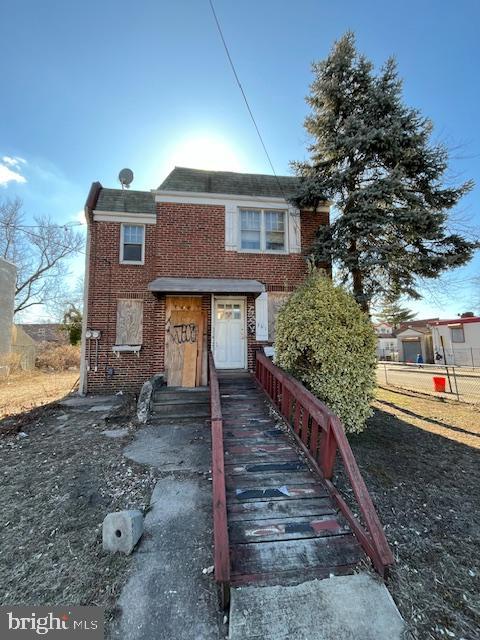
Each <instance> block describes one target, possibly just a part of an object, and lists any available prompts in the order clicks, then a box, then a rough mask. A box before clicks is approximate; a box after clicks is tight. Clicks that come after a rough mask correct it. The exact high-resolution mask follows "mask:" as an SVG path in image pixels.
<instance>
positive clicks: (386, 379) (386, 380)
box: [383, 362, 388, 384]
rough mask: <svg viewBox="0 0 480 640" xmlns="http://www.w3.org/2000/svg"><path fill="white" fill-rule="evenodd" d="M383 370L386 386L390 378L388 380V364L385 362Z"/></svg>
mask: <svg viewBox="0 0 480 640" xmlns="http://www.w3.org/2000/svg"><path fill="white" fill-rule="evenodd" d="M383 368H384V369H385V384H388V378H387V365H386V363H385V362H384V363H383Z"/></svg>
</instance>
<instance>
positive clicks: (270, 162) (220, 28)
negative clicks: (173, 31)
mask: <svg viewBox="0 0 480 640" xmlns="http://www.w3.org/2000/svg"><path fill="white" fill-rule="evenodd" d="M208 1H209V3H210V8H211V10H212V14H213V17H214V19H215V22H216V24H217V29H218V33H219V34H220V38H221V40H222V42H223V47H224V49H225V53H226V54H227V58H228V61H229V62H230V66H231V68H232V71H233V75H234V76H235V80H236V81H237V84H238V88H239V89H240V91H241V93H242V96H243V99H244V101H245V104H246V106H247V109H248V113H249V114H250V118H251V119H252V122H253V126H254V127H255V130H256V132H257V135H258V137H259V139H260V142H261V143H262V147H263V150H264V151H265V155H266V156H267V159H268V162H269V164H270V167H271V169H272V172H273V175H274V176H275V180H276V181H277V185H278V188H279V189H280V193H281V194H282V195H283V197H284V198H285V199H286V197H285V192H284V190H283V188H282V185H281V183H280V180H279V179H278V176H277V174H276V172H275V168H274V166H273V162H272V160H271V158H270V154H269V153H268V150H267V147H266V145H265V142H264V141H263V137H262V134H261V133H260V129H259V127H258V125H257V122H256V120H255V116H254V115H253V111H252V109H251V108H250V105H249V103H248V100H247V96H246V94H245V91H244V89H243V87H242V83H241V82H240V78H239V77H238V73H237V70H236V69H235V65H234V64H233V60H232V56H231V55H230V51H229V49H228V46H227V43H226V41H225V38H224V36H223V32H222V27H221V26H220V22H219V20H218V17H217V14H216V12H215V7H214V6H213V0H208Z"/></svg>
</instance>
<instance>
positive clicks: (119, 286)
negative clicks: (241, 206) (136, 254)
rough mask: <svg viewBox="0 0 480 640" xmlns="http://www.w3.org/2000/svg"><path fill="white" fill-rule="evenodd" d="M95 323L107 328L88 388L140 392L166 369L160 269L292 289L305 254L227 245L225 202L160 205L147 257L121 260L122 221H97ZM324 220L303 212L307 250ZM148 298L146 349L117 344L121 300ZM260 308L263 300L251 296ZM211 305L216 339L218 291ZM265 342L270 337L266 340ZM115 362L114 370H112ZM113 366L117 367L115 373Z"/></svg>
mask: <svg viewBox="0 0 480 640" xmlns="http://www.w3.org/2000/svg"><path fill="white" fill-rule="evenodd" d="M90 224H91V247H90V256H91V259H90V267H89V292H88V312H87V326H88V328H90V329H97V330H100V331H101V339H100V341H99V356H98V370H97V372H94V371H93V367H94V365H95V354H94V346H95V344H94V342H93V341H91V348H92V353H91V355H90V364H91V367H92V369H91V370H90V372H89V373H88V376H87V384H88V391H91V392H94V393H109V392H112V391H117V390H120V389H123V390H130V391H138V390H139V389H140V387H141V385H142V383H143V382H144V381H145V380H147V379H148V378H150V377H151V376H152V375H153V374H154V373H159V372H161V371H163V367H164V342H165V331H164V329H165V297H164V296H158V295H155V294H152V293H150V292H149V291H148V289H147V287H148V283H149V282H151V281H152V280H154V279H155V278H157V277H159V276H176V277H218V278H221V277H229V278H252V279H255V280H260V281H261V282H263V283H264V284H265V285H266V287H267V290H270V291H275V290H282V291H283V290H291V289H293V288H295V286H297V285H298V284H299V283H300V282H301V281H302V280H303V278H304V277H305V273H306V263H305V258H304V256H303V255H300V254H290V255H273V254H254V253H237V252H235V251H225V209H224V207H223V206H217V205H215V206H214V205H212V206H210V205H208V206H207V205H192V204H166V203H160V204H158V205H157V224H156V225H153V224H147V225H146V226H145V229H146V238H145V240H146V243H145V264H144V265H126V264H120V262H119V254H120V223H115V222H91V223H90ZM319 224H328V214H326V213H315V214H314V213H312V212H302V214H301V239H302V249H303V250H304V253H305V252H307V251H308V250H309V248H310V247H311V245H312V242H313V239H314V236H315V230H316V229H317V228H318V225H319ZM128 297H132V298H139V299H142V300H143V301H144V309H143V346H142V349H141V351H140V355H139V356H138V357H137V355H135V354H133V353H121V354H120V356H119V357H118V358H117V357H116V355H115V354H114V353H113V351H112V347H113V346H114V345H115V336H116V314H117V300H118V299H119V298H128ZM252 305H253V313H254V308H255V300H254V297H253V296H249V297H248V299H247V309H250V313H252ZM203 306H204V308H206V309H207V310H208V316H209V330H208V338H209V342H208V344H209V345H210V336H211V330H210V329H211V328H210V322H211V318H210V295H208V296H204V297H203ZM262 344H265V343H262ZM256 346H259V345H258V344H257V343H256V341H255V336H254V335H253V336H252V335H250V333H249V335H248V355H249V357H248V365H249V367H250V368H251V367H253V363H254V360H253V358H254V348H255V347H256ZM112 369H113V375H111V370H112ZM109 370H110V373H109Z"/></svg>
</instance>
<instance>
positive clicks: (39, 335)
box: [17, 322, 68, 344]
mask: <svg viewBox="0 0 480 640" xmlns="http://www.w3.org/2000/svg"><path fill="white" fill-rule="evenodd" d="M17 326H19V327H21V328H22V329H23V331H25V333H26V334H28V335H29V336H30V337H31V338H32V339H33V340H34V341H35V342H56V343H58V344H66V343H67V342H68V335H67V332H66V331H65V330H64V329H63V325H61V324H56V323H53V322H45V323H35V324H19V325H17Z"/></svg>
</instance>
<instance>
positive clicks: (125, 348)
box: [112, 344, 142, 358]
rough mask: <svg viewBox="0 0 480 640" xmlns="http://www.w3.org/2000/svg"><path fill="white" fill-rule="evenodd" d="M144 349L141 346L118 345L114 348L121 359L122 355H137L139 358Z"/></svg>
mask: <svg viewBox="0 0 480 640" xmlns="http://www.w3.org/2000/svg"><path fill="white" fill-rule="evenodd" d="M141 348H142V345H141V344H134V345H132V344H116V345H114V346H113V347H112V351H113V353H115V355H116V356H117V358H119V357H120V354H121V353H136V354H137V357H138V356H139V355H140V349H141Z"/></svg>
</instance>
